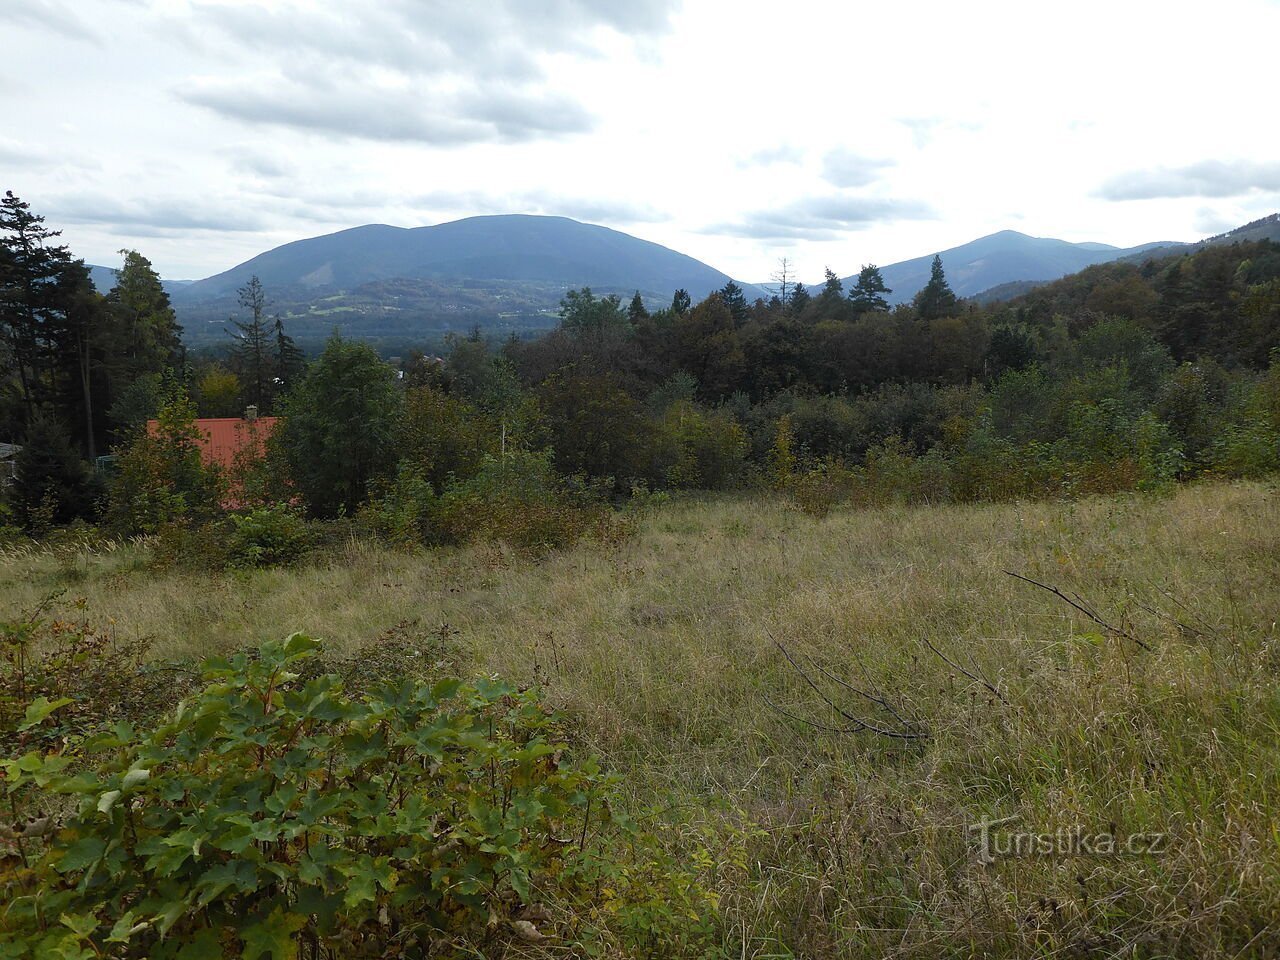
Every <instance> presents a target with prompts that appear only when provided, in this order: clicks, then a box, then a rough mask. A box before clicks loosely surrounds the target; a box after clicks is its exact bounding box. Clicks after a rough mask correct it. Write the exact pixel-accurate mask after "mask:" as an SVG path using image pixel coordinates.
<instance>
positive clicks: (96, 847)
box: [55, 837, 107, 873]
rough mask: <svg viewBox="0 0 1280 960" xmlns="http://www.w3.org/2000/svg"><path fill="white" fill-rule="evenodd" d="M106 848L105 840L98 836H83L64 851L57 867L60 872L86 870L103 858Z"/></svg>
mask: <svg viewBox="0 0 1280 960" xmlns="http://www.w3.org/2000/svg"><path fill="white" fill-rule="evenodd" d="M106 850H107V843H106V841H105V840H100V839H99V838H97V837H81V838H80V839H79V840H77V841H76V842H75V843H73V844H71V845H70V846H69V847H67V849H66V850H65V851H63V854H62V856H61V857H60V858H59V859H58V863H57V866H56V867H55V869H56V870H57V871H58V872H59V873H70V872H71V871H73V870H84V869H85V868H86V867H90V866H92V865H93V864H95V863H97V862H98V861H99V860H101V859H102V855H103V854H104V853H105V852H106Z"/></svg>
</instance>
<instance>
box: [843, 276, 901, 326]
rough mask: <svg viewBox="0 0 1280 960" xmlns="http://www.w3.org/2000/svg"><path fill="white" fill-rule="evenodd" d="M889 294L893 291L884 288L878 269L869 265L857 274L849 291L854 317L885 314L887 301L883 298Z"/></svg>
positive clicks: (887, 305)
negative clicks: (855, 280)
mask: <svg viewBox="0 0 1280 960" xmlns="http://www.w3.org/2000/svg"><path fill="white" fill-rule="evenodd" d="M890 293H893V291H892V290H890V289H889V288H888V287H887V286H885V282H884V277H882V276H881V275H880V268H879V267H877V266H876V265H875V264H874V263H869V264H867V265H866V266H865V267H863V268H862V270H861V271H860V272H859V273H858V280H857V282H856V283H855V284H854V285H853V289H852V290H850V291H849V303H850V304H852V305H853V312H854V315H855V316H861V315H862V314H864V313H872V312H876V311H879V312H885V311H887V310H888V309H889V301H888V300H886V299H885V297H886V296H887V295H888V294H890Z"/></svg>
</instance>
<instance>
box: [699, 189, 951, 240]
mask: <svg viewBox="0 0 1280 960" xmlns="http://www.w3.org/2000/svg"><path fill="white" fill-rule="evenodd" d="M936 215H937V214H936V213H935V212H934V210H933V209H932V208H931V207H930V206H929V205H928V204H925V203H921V202H919V201H915V200H896V199H892V198H882V197H854V196H848V195H843V194H837V195H834V196H826V197H806V198H804V199H801V200H796V201H794V202H792V203H789V204H787V205H785V206H782V207H777V208H775V209H772V210H758V211H755V212H753V213H749V214H747V215H746V216H745V217H743V218H742V219H741V220H739V221H737V222H734V223H720V224H714V225H712V226H710V227H707V228H705V229H704V230H703V231H702V232H704V233H712V234H716V233H724V234H729V235H731V236H737V237H749V238H752V239H756V240H835V239H837V238H839V237H840V236H841V235H842V234H844V233H847V232H848V231H850V230H865V229H866V228H867V227H870V226H872V225H873V224H879V223H886V222H891V221H895V220H931V219H933V218H934V217H935V216H936Z"/></svg>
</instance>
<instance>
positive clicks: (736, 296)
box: [720, 280, 748, 327]
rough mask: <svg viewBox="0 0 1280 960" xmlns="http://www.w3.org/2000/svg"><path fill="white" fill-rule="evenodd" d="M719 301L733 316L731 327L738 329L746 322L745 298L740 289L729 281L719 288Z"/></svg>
mask: <svg viewBox="0 0 1280 960" xmlns="http://www.w3.org/2000/svg"><path fill="white" fill-rule="evenodd" d="M720 299H721V300H723V301H724V305H725V306H726V307H728V308H729V313H730V314H732V315H733V325H734V326H735V327H740V326H742V325H743V324H744V323H746V322H747V316H748V313H747V296H746V294H744V293H743V292H742V288H741V287H740V286H738V285H737V284H736V283H734V282H733V281H732V280H730V281H729V282H728V283H726V284H725V285H724V286H723V287H721V288H720Z"/></svg>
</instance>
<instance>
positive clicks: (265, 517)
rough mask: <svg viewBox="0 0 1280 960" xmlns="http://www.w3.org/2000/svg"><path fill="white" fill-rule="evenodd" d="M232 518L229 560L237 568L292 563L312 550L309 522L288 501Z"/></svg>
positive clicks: (236, 514)
mask: <svg viewBox="0 0 1280 960" xmlns="http://www.w3.org/2000/svg"><path fill="white" fill-rule="evenodd" d="M228 520H229V521H230V524H231V535H230V537H229V540H228V549H227V553H228V557H227V561H228V563H229V564H230V565H231V566H233V567H280V566H289V565H290V564H294V563H297V562H298V561H299V560H301V559H302V558H303V557H305V556H306V555H307V553H308V552H309V551H310V550H311V544H312V537H311V532H310V531H309V530H308V529H307V523H306V521H305V520H303V518H302V517H301V516H299V515H298V512H297V510H295V509H294V508H293V507H291V506H290V505H289V504H287V503H274V504H268V505H266V506H263V507H255V508H253V509H252V510H249V511H247V512H245V513H233V514H232V515H231V516H230V517H229V518H228Z"/></svg>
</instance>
